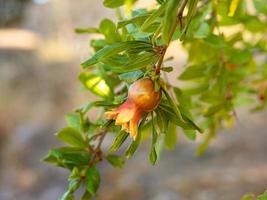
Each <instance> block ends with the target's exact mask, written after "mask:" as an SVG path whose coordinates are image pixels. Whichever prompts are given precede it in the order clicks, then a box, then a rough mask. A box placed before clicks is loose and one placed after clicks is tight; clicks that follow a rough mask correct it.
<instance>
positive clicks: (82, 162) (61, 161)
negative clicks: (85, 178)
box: [43, 147, 91, 169]
mask: <svg viewBox="0 0 267 200" xmlns="http://www.w3.org/2000/svg"><path fill="white" fill-rule="evenodd" d="M90 158H91V156H90V155H89V153H88V152H87V151H85V150H84V149H83V148H77V147H61V148H56V149H52V150H50V151H49V152H48V154H47V155H46V156H45V157H44V158H43V161H45V162H49V163H51V164H54V165H56V166H59V167H64V168H70V169H72V168H73V167H76V166H86V165H88V162H89V160H90Z"/></svg>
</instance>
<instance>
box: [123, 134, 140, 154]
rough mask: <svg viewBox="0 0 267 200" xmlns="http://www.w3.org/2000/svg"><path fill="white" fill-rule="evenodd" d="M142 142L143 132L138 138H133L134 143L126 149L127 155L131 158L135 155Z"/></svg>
mask: <svg viewBox="0 0 267 200" xmlns="http://www.w3.org/2000/svg"><path fill="white" fill-rule="evenodd" d="M140 142H141V134H140V132H139V133H138V135H137V138H136V139H135V140H133V141H132V143H131V144H130V146H129V147H128V148H127V149H126V152H125V157H126V158H127V159H129V158H131V157H132V156H133V154H134V153H135V151H136V150H137V148H138V146H139V144H140Z"/></svg>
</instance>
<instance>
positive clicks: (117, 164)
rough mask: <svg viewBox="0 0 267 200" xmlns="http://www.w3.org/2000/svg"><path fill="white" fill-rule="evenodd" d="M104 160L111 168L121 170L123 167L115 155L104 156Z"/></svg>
mask: <svg viewBox="0 0 267 200" xmlns="http://www.w3.org/2000/svg"><path fill="white" fill-rule="evenodd" d="M106 159H107V161H108V162H109V163H110V164H111V165H112V166H113V167H118V168H122V167H123V165H124V160H123V159H122V158H121V157H119V156H117V155H114V154H109V155H107V156H106Z"/></svg>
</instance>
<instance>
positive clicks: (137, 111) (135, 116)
mask: <svg viewBox="0 0 267 200" xmlns="http://www.w3.org/2000/svg"><path fill="white" fill-rule="evenodd" d="M160 99H161V93H160V91H158V92H156V91H155V86H154V82H153V81H152V80H151V79H150V78H144V79H140V80H138V81H136V82H134V83H133V84H132V85H131V86H130V87H129V90H128V97H127V100H126V101H125V102H124V103H123V104H121V105H120V106H119V107H117V108H115V109H113V110H111V111H107V112H105V116H106V117H107V118H108V119H114V120H115V124H116V125H121V126H122V129H123V130H125V131H126V132H128V133H129V134H130V136H131V137H132V138H133V139H134V140H135V139H136V137H137V135H138V124H139V122H140V119H141V118H142V116H143V115H144V113H146V112H150V111H152V110H154V109H155V108H156V107H157V106H158V105H159V102H160Z"/></svg>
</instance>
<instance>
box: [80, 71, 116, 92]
mask: <svg viewBox="0 0 267 200" xmlns="http://www.w3.org/2000/svg"><path fill="white" fill-rule="evenodd" d="M79 80H80V81H81V83H82V84H83V85H84V86H85V87H86V88H87V89H89V90H90V91H91V92H93V93H94V94H96V95H98V96H101V97H108V96H110V95H111V89H110V87H109V85H108V84H107V82H106V81H105V80H104V79H103V78H102V77H101V76H99V75H96V74H92V73H90V72H82V73H81V74H80V76H79Z"/></svg>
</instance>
